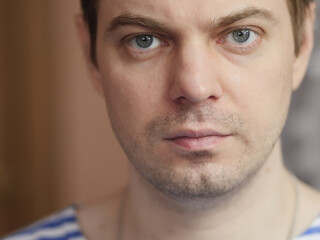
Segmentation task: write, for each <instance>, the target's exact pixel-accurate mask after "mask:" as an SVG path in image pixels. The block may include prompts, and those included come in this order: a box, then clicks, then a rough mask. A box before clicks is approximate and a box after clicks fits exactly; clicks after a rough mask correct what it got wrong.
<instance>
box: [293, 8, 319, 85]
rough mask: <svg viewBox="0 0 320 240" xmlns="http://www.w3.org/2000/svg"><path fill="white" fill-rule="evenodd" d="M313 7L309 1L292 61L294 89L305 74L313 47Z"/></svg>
mask: <svg viewBox="0 0 320 240" xmlns="http://www.w3.org/2000/svg"><path fill="white" fill-rule="evenodd" d="M315 9H316V3H315V2H311V3H310V4H309V6H308V8H307V9H306V16H305V20H304V25H303V33H302V34H303V37H302V41H301V46H300V52H299V55H298V56H296V59H295V61H294V69H293V84H292V89H293V90H296V89H297V88H298V87H299V86H300V84H301V82H302V80H303V78H304V76H305V74H306V71H307V68H308V63H309V60H310V56H311V53H312V49H313V43H314V39H313V38H314V22H315Z"/></svg>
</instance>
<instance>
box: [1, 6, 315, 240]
mask: <svg viewBox="0 0 320 240" xmlns="http://www.w3.org/2000/svg"><path fill="white" fill-rule="evenodd" d="M82 7H83V11H84V14H83V16H84V17H82V15H81V16H78V18H77V27H78V32H79V36H80V40H81V43H82V46H83V49H84V52H85V56H86V59H87V62H88V66H89V71H90V73H91V79H92V82H93V84H94V86H95V88H96V89H97V91H98V93H99V94H101V95H102V96H103V97H104V98H105V100H106V103H107V109H108V112H109V116H110V120H111V124H112V127H113V130H114V132H115V134H116V136H117V138H118V140H119V142H120V144H121V145H122V147H123V149H124V151H125V152H126V154H127V156H128V159H129V160H130V162H131V168H130V181H129V186H128V188H127V189H126V190H124V191H123V192H121V193H120V194H119V195H117V196H114V197H113V198H111V199H102V200H99V201H96V202H94V203H91V204H85V205H82V206H77V207H70V208H68V209H66V210H64V211H63V212H61V213H59V214H56V215H54V216H52V217H51V218H48V219H45V220H43V221H41V222H39V223H37V224H35V225H33V226H31V227H29V228H27V229H24V230H22V231H21V232H19V233H17V234H15V235H11V236H9V237H7V238H5V239H6V240H9V239H10V240H11V239H71V238H72V239H115V240H119V239H121V240H126V239H130V240H135V239H148V240H150V239H166V240H171V239H178V240H180V239H183V240H188V239H201V240H206V239H223V240H229V239H230V240H231V239H232V240H234V239H237V240H242V239H246V240H251V239H252V240H256V239H259V240H267V239H268V240H269V239H272V240H286V239H296V240H298V239H299V240H302V239H320V234H319V232H320V217H318V215H319V213H320V195H319V193H318V192H317V191H315V190H314V189H311V188H310V187H308V186H306V185H305V184H303V183H302V182H300V181H298V180H297V179H296V178H295V177H294V176H293V175H292V174H290V173H289V172H288V170H287V169H286V168H285V167H284V165H283V161H282V154H281V140H280V134H281V131H282V129H283V126H284V124H285V120H286V117H287V112H288V108H289V103H290V98H291V94H292V91H294V90H296V89H297V88H298V87H299V85H300V83H301V81H302V79H303V77H304V74H305V71H306V68H307V65H308V60H309V58H310V54H311V51H312V47H313V24H314V19H315V13H314V12H315V3H314V2H310V1H308V0H288V1H285V0H280V1H276V0H264V1H262V0H258V1H257V0H246V1H236V0H224V1H220V0H202V1H193V0H180V1H164V0H144V1H142V0H117V1H112V0H99V1H96V0H86V1H85V0H83V1H82ZM111 160H112V159H111ZM111 160H110V161H111Z"/></svg>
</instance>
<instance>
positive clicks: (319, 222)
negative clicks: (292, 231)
mask: <svg viewBox="0 0 320 240" xmlns="http://www.w3.org/2000/svg"><path fill="white" fill-rule="evenodd" d="M310 227H320V218H317V219H316V220H315V221H314V222H313V223H312V224H311V226H310ZM310 227H309V228H310Z"/></svg>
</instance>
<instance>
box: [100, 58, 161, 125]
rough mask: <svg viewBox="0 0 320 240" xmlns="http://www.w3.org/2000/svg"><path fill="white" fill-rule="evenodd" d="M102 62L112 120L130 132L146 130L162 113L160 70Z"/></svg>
mask: <svg viewBox="0 0 320 240" xmlns="http://www.w3.org/2000/svg"><path fill="white" fill-rule="evenodd" d="M112 59H113V61H111V62H107V61H105V62H104V63H103V65H102V66H103V68H101V69H100V70H101V77H102V81H103V86H104V92H105V99H106V103H107V107H108V111H109V114H110V117H112V118H113V121H116V122H117V123H119V124H120V123H122V122H123V123H126V126H122V127H124V128H127V129H130V131H143V126H145V125H146V124H147V123H148V122H149V121H150V120H151V119H152V118H153V117H155V116H156V115H157V114H159V109H160V105H161V102H163V95H164V91H163V89H164V88H165V86H164V81H163V77H164V76H163V74H162V72H163V71H161V67H157V68H155V67H153V66H152V65H151V64H141V65H138V64H137V65H132V64H124V63H123V61H122V62H121V61H120V60H119V61H116V60H115V58H112Z"/></svg>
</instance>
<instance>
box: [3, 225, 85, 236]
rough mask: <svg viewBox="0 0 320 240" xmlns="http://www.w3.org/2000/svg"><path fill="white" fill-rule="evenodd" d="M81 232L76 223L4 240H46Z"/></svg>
mask: <svg viewBox="0 0 320 240" xmlns="http://www.w3.org/2000/svg"><path fill="white" fill-rule="evenodd" d="M76 231H79V226H78V224H76V223H68V224H63V225H62V226H59V228H51V229H50V228H47V229H40V230H38V231H36V232H34V233H25V234H19V235H15V236H12V237H7V238H4V239H3V240H34V239H39V238H41V237H45V238H55V237H61V236H64V235H66V234H68V233H72V232H76Z"/></svg>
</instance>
